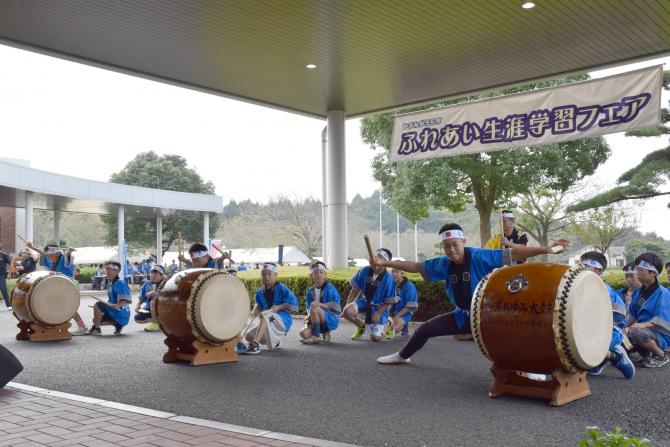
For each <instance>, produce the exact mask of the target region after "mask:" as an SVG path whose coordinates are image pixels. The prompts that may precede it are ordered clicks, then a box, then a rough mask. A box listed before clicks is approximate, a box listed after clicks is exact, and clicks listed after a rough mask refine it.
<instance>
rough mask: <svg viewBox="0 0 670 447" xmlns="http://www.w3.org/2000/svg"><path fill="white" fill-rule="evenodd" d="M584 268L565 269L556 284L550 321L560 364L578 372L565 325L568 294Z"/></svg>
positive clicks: (573, 371) (577, 365)
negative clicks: (556, 288)
mask: <svg viewBox="0 0 670 447" xmlns="http://www.w3.org/2000/svg"><path fill="white" fill-rule="evenodd" d="M585 270H586V269H585V268H584V267H575V268H571V269H568V270H566V272H565V274H563V277H562V278H561V282H560V283H559V285H558V293H557V296H556V300H555V301H554V315H553V321H552V329H553V331H554V345H555V347H556V353H557V354H558V358H559V360H560V361H561V364H562V365H563V367H564V368H566V370H568V371H569V372H571V373H577V372H580V371H582V370H583V368H581V367H580V366H579V362H577V361H576V360H575V357H574V354H573V353H572V351H571V350H570V343H569V342H568V333H567V327H566V324H567V321H566V318H567V306H568V296H569V292H570V289H571V288H572V283H573V282H574V280H575V278H577V276H579V274H580V273H582V272H583V271H585Z"/></svg>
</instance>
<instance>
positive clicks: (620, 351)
mask: <svg viewBox="0 0 670 447" xmlns="http://www.w3.org/2000/svg"><path fill="white" fill-rule="evenodd" d="M614 352H615V353H616V354H617V355H618V356H619V359H618V360H617V361H616V362H615V363H614V367H615V368H616V369H618V370H619V371H621V374H623V376H624V377H625V378H626V379H632V378H633V376H634V375H635V365H633V362H631V361H630V359H629V358H628V354H627V353H626V350H625V349H624V348H623V346H616V347H615V348H614Z"/></svg>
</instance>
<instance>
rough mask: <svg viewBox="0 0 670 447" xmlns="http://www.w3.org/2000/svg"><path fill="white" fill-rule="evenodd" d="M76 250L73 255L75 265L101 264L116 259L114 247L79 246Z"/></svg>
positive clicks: (116, 254) (116, 253)
mask: <svg viewBox="0 0 670 447" xmlns="http://www.w3.org/2000/svg"><path fill="white" fill-rule="evenodd" d="M76 250H77V251H75V252H74V253H73V256H74V262H75V264H77V265H82V264H102V263H104V262H107V261H116V260H117V259H118V252H117V250H116V247H79V248H77V249H76Z"/></svg>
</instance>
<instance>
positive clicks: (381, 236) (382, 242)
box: [379, 184, 384, 248]
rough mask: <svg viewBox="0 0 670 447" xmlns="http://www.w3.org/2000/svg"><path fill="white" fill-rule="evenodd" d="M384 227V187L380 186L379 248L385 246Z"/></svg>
mask: <svg viewBox="0 0 670 447" xmlns="http://www.w3.org/2000/svg"><path fill="white" fill-rule="evenodd" d="M383 237H384V227H383V226H382V185H381V184H380V185H379V248H381V247H383V246H384V241H383Z"/></svg>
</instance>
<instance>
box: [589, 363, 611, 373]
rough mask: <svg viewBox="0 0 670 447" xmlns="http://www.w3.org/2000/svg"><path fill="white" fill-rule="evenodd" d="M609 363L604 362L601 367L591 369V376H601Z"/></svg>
mask: <svg viewBox="0 0 670 447" xmlns="http://www.w3.org/2000/svg"><path fill="white" fill-rule="evenodd" d="M607 363H608V362H607V360H603V362H602V363H601V364H600V365H598V366H596V367H595V368H591V369H590V370H589V374H591V375H592V376H599V375H601V374H602V373H603V371H604V370H605V367H606V366H607Z"/></svg>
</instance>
